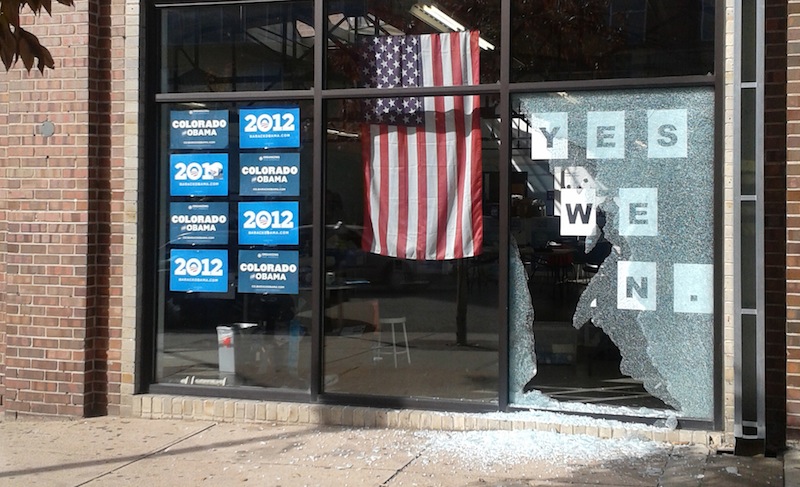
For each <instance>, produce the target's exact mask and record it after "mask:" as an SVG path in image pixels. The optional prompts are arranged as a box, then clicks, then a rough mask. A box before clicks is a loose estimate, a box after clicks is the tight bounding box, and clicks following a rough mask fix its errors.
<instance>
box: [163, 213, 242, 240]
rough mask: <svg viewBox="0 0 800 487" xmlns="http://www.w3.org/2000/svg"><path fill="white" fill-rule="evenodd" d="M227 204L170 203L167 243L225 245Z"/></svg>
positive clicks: (226, 238) (227, 218)
mask: <svg viewBox="0 0 800 487" xmlns="http://www.w3.org/2000/svg"><path fill="white" fill-rule="evenodd" d="M228 212H229V208H228V203H170V204H169V243H171V244H183V245H187V244H192V245H217V244H219V245H226V244H227V243H228V220H229V219H230V218H229V216H228Z"/></svg>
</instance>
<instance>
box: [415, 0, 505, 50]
mask: <svg viewBox="0 0 800 487" xmlns="http://www.w3.org/2000/svg"><path fill="white" fill-rule="evenodd" d="M411 14H412V15H413V16H414V17H416V18H418V19H420V20H421V21H423V22H425V23H426V24H428V25H430V26H431V27H433V28H434V29H436V30H438V31H439V32H450V31H455V32H464V31H465V30H467V29H466V27H464V26H463V25H462V24H461V23H459V22H458V21H457V20H456V19H454V18H453V17H450V16H449V15H447V14H446V13H444V12H442V11H441V10H439V7H436V6H435V5H422V4H416V5H413V6H412V7H411ZM478 46H480V48H481V49H484V50H486V51H494V44H492V43H491V42H489V41H487V40H486V39H484V38H483V37H480V38H478Z"/></svg>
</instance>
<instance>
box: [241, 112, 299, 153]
mask: <svg viewBox="0 0 800 487" xmlns="http://www.w3.org/2000/svg"><path fill="white" fill-rule="evenodd" d="M239 147H240V148H241V149H267V148H275V147H290V148H291V147H300V109H299V108H291V107H280V108H243V109H241V110H239Z"/></svg>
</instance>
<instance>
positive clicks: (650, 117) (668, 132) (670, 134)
mask: <svg viewBox="0 0 800 487" xmlns="http://www.w3.org/2000/svg"><path fill="white" fill-rule="evenodd" d="M687 154H688V129H687V117H686V110H683V109H674V110H648V111H647V157H649V158H651V159H667V158H673V157H675V158H679V157H680V158H682V157H687Z"/></svg>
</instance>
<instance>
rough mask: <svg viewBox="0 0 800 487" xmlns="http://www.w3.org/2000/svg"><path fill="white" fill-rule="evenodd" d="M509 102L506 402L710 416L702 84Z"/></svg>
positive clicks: (709, 177) (709, 125)
mask: <svg viewBox="0 0 800 487" xmlns="http://www.w3.org/2000/svg"><path fill="white" fill-rule="evenodd" d="M512 107H513V108H514V116H515V118H514V119H513V120H512V121H511V125H512V127H511V129H512V143H513V145H512V161H511V164H512V168H511V171H512V177H511V193H512V205H511V206H512V208H511V215H512V216H511V218H512V221H511V232H512V239H511V240H512V248H511V249H510V254H509V255H510V256H511V257H510V259H511V262H510V269H511V272H510V274H509V275H510V286H511V290H510V292H509V296H510V301H511V302H510V307H509V308H510V322H511V350H510V355H511V371H510V389H511V397H510V400H511V403H512V404H514V405H517V406H532V407H540V408H547V409H574V410H578V409H582V410H585V409H590V410H596V411H599V412H603V411H606V410H607V408H612V409H610V410H609V411H614V412H616V413H620V412H622V413H623V414H630V415H639V416H644V415H650V414H651V413H652V414H657V415H666V416H668V417H676V416H677V417H684V418H693V419H710V418H712V417H713V401H714V394H713V368H714V367H713V364H714V354H713V337H714V333H713V330H714V314H713V312H714V280H713V274H714V267H713V265H714V253H713V251H714V208H713V201H714V93H713V89H712V88H706V87H699V88H658V89H648V90H625V91H594V92H569V93H566V92H558V93H541V94H532V95H519V96H515V97H514V98H513V99H512ZM620 408H631V409H630V410H629V411H621V410H620Z"/></svg>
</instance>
